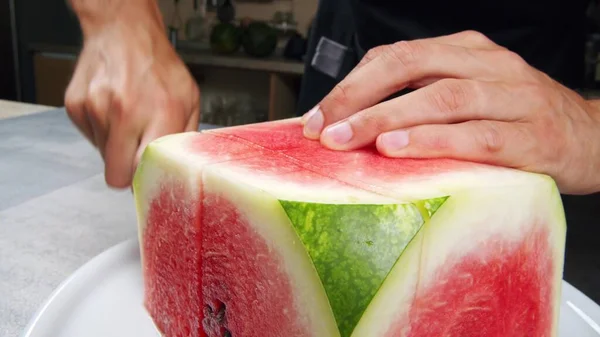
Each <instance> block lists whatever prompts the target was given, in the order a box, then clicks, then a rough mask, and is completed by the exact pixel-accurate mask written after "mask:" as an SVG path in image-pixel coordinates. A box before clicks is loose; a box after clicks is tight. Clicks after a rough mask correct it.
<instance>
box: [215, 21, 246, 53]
mask: <svg viewBox="0 0 600 337" xmlns="http://www.w3.org/2000/svg"><path fill="white" fill-rule="evenodd" d="M241 45H242V32H241V29H240V28H239V27H237V26H235V25H234V24H231V23H218V24H216V25H215V26H214V27H213V28H212V30H211V32H210V47H211V49H212V50H213V51H214V52H215V53H219V54H232V53H234V52H236V51H238V49H239V48H240V46H241Z"/></svg>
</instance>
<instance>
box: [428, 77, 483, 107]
mask: <svg viewBox="0 0 600 337" xmlns="http://www.w3.org/2000/svg"><path fill="white" fill-rule="evenodd" d="M466 83H467V82H466V81H460V80H454V79H444V80H440V81H438V82H437V84H436V86H435V87H432V90H430V91H429V92H430V94H429V101H430V103H431V104H432V105H433V106H434V108H436V109H437V111H439V112H442V113H454V112H457V111H460V110H463V109H464V107H465V106H467V105H468V104H469V102H470V101H471V100H472V99H473V96H474V95H473V94H472V89H471V86H468V85H466Z"/></svg>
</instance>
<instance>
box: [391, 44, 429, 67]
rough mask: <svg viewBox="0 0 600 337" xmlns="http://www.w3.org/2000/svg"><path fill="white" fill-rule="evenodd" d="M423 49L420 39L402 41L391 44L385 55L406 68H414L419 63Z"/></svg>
mask: <svg viewBox="0 0 600 337" xmlns="http://www.w3.org/2000/svg"><path fill="white" fill-rule="evenodd" d="M422 49H423V47H422V45H421V43H420V42H418V41H400V42H396V43H394V44H392V45H389V46H388V47H387V48H386V52H385V55H387V56H388V57H390V58H392V59H393V60H394V61H396V62H398V63H400V65H402V66H404V67H406V68H413V67H415V66H416V65H417V62H418V60H419V55H420V54H421V52H422Z"/></svg>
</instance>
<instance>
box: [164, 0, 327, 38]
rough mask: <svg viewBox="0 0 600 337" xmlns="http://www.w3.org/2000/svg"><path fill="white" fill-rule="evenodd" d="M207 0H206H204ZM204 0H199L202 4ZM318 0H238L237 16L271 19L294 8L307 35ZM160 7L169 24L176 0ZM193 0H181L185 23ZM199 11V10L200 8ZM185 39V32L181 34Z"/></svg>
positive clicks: (299, 25) (303, 32)
mask: <svg viewBox="0 0 600 337" xmlns="http://www.w3.org/2000/svg"><path fill="white" fill-rule="evenodd" d="M204 1H206V0H204ZM204 1H203V0H198V3H199V4H201V3H203V2H204ZM318 2H319V1H318V0H271V1H265V0H263V2H244V1H236V2H235V6H236V18H243V17H250V18H252V19H258V20H270V19H271V18H273V14H275V12H276V11H278V10H279V11H289V9H290V8H291V7H292V3H293V8H294V18H295V20H296V21H297V22H298V31H299V32H300V33H301V34H302V35H304V36H306V33H307V31H308V26H309V25H310V22H311V20H312V18H313V16H314V15H315V12H316V11H317V5H318ZM158 3H159V6H160V9H161V11H162V13H163V17H164V20H165V24H166V25H169V23H170V22H171V20H172V19H173V13H174V11H173V8H174V0H158ZM193 4H194V1H193V0H179V5H178V8H179V16H180V18H181V21H182V22H183V24H185V22H186V21H187V20H188V19H189V18H190V17H191V16H193V15H195V12H194V5H193ZM198 11H199V10H198ZM180 37H181V38H182V39H183V38H184V36H183V34H181V35H180Z"/></svg>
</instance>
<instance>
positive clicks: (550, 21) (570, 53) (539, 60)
mask: <svg viewBox="0 0 600 337" xmlns="http://www.w3.org/2000/svg"><path fill="white" fill-rule="evenodd" d="M346 1H349V2H350V5H351V6H352V9H353V13H354V14H353V16H354V20H355V24H356V27H355V29H356V37H357V42H358V45H359V49H362V51H363V52H364V51H366V50H368V49H370V48H373V47H375V46H378V45H382V44H390V43H393V42H396V41H401V40H412V39H417V38H425V37H431V36H440V35H447V34H451V33H455V32H459V31H464V30H476V31H479V32H481V33H484V34H485V35H487V36H488V37H489V38H491V39H492V40H494V41H495V42H496V43H498V44H501V45H503V46H505V47H507V48H509V49H510V50H513V51H515V52H517V53H518V54H520V55H521V56H522V57H523V58H525V60H526V61H528V62H529V63H530V64H532V65H533V66H535V67H536V68H538V69H540V70H542V71H544V72H546V73H548V74H549V75H550V76H552V77H554V78H555V79H556V80H558V81H560V82H563V83H564V84H566V85H568V86H570V87H579V86H580V85H581V81H582V80H583V76H584V74H583V72H584V70H583V62H584V58H583V55H584V48H585V32H586V29H585V27H586V26H585V11H586V8H587V4H588V2H589V0H545V1H544V0H496V1H485V0H457V1H456V0H455V1H444V0H417V1H414V0H410V1H408V0H407V1H390V0H346Z"/></svg>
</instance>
